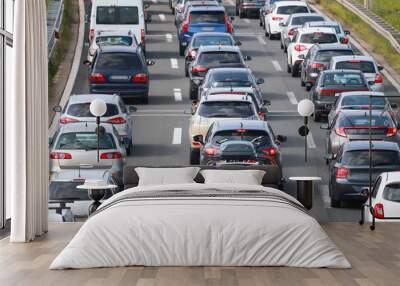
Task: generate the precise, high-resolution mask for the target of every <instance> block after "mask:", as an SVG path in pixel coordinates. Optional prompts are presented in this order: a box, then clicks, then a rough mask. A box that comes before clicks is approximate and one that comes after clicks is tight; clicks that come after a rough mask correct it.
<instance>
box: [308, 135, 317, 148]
mask: <svg viewBox="0 0 400 286" xmlns="http://www.w3.org/2000/svg"><path fill="white" fill-rule="evenodd" d="M307 145H308V148H309V149H315V148H317V146H316V145H315V141H314V137H313V136H312V133H311V131H310V132H309V133H308V135H307Z"/></svg>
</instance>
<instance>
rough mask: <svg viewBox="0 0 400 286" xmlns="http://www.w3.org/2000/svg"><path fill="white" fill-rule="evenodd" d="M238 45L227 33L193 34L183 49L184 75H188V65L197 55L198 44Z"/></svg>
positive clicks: (239, 43) (238, 42)
mask: <svg viewBox="0 0 400 286" xmlns="http://www.w3.org/2000/svg"><path fill="white" fill-rule="evenodd" d="M219 45H220V46H240V45H241V42H240V41H235V39H234V38H233V37H232V35H231V34H229V33H219V32H199V33H196V34H194V35H193V37H192V39H191V40H190V42H189V44H188V46H187V48H186V50H185V75H186V76H187V77H188V76H189V66H190V64H191V63H192V62H193V61H194V59H195V58H196V56H197V52H198V49H199V47H200V46H219Z"/></svg>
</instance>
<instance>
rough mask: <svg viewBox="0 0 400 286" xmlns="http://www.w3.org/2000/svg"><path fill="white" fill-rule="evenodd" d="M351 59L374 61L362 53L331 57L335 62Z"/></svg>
mask: <svg viewBox="0 0 400 286" xmlns="http://www.w3.org/2000/svg"><path fill="white" fill-rule="evenodd" d="M351 60H359V61H369V62H375V60H374V59H373V58H372V57H370V56H363V55H350V56H336V57H333V58H332V61H335V62H341V61H351Z"/></svg>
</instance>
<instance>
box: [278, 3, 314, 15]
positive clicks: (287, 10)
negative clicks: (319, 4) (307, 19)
mask: <svg viewBox="0 0 400 286" xmlns="http://www.w3.org/2000/svg"><path fill="white" fill-rule="evenodd" d="M308 12H309V11H308V8H307V7H305V6H295V5H294V6H280V7H278V9H277V11H276V14H283V15H291V14H298V13H308Z"/></svg>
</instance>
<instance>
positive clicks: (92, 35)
mask: <svg viewBox="0 0 400 286" xmlns="http://www.w3.org/2000/svg"><path fill="white" fill-rule="evenodd" d="M94 33H95V30H94V29H90V32H89V41H91V40H93V38H94Z"/></svg>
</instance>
